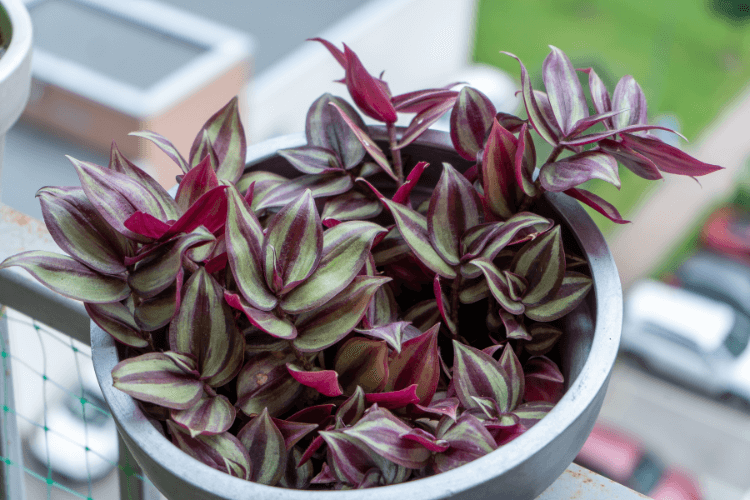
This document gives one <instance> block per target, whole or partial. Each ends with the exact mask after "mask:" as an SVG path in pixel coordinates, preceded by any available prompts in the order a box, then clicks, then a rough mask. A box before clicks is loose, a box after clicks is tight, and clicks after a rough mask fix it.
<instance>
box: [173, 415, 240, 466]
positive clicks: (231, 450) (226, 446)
mask: <svg viewBox="0 0 750 500" xmlns="http://www.w3.org/2000/svg"><path fill="white" fill-rule="evenodd" d="M167 428H168V429H169V434H170V435H171V436H172V443H174V444H175V445H176V446H177V447H178V448H180V449H181V450H182V451H184V452H185V453H187V454H188V455H190V456H191V457H193V458H195V459H196V460H200V461H201V462H203V463H204V464H206V465H208V466H209V467H212V468H214V469H218V470H220V471H222V472H226V473H227V474H229V475H230V476H235V477H239V478H240V479H245V480H248V479H250V476H251V474H252V472H253V469H254V467H253V466H252V463H251V461H250V455H248V452H247V449H246V448H245V447H244V446H243V444H242V443H241V442H240V440H239V439H237V438H236V437H234V436H233V435H232V434H231V433H229V432H224V433H222V434H216V435H199V436H195V437H190V434H189V433H188V432H186V431H185V430H183V429H182V428H181V427H180V426H179V425H177V424H175V423H174V422H172V421H171V420H167Z"/></svg>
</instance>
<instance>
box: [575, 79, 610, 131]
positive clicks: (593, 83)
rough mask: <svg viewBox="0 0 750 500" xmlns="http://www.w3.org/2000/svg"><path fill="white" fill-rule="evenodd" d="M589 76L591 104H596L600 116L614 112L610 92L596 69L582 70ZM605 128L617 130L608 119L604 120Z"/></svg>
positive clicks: (595, 107)
mask: <svg viewBox="0 0 750 500" xmlns="http://www.w3.org/2000/svg"><path fill="white" fill-rule="evenodd" d="M579 71H583V72H584V73H586V74H587V75H589V91H590V92H591V102H593V103H594V109H595V110H596V112H597V113H598V114H600V115H601V114H603V113H608V112H610V111H612V102H611V101H610V99H609V92H608V91H607V88H606V87H605V86H604V82H602V80H601V78H599V75H597V74H596V71H594V68H586V69H581V70H579ZM604 126H605V127H607V128H609V129H612V128H615V126H614V124H613V122H612V120H611V119H609V118H607V119H605V120H604Z"/></svg>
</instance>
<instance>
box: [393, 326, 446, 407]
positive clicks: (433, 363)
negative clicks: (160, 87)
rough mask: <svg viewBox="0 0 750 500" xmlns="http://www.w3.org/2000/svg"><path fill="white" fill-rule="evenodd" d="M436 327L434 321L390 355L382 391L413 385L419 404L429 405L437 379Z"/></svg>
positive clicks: (438, 366)
mask: <svg viewBox="0 0 750 500" xmlns="http://www.w3.org/2000/svg"><path fill="white" fill-rule="evenodd" d="M439 330H440V324H439V323H438V324H436V325H435V326H433V327H432V328H430V329H429V330H427V331H426V332H425V333H423V334H422V335H420V336H419V337H415V338H413V339H411V340H408V341H406V342H404V343H403V344H402V345H401V352H400V353H397V354H396V355H395V356H393V357H392V358H391V360H390V363H389V367H388V368H389V373H388V383H387V384H386V386H385V390H386V391H394V390H401V389H405V388H407V387H409V386H411V385H412V384H416V385H417V392H416V394H417V397H419V403H420V404H422V405H426V404H429V402H430V401H431V400H432V396H434V395H435V391H436V390H437V384H438V381H439V379H440V364H439V362H438V359H439V358H440V352H439V351H438V345H437V335H438V331H439Z"/></svg>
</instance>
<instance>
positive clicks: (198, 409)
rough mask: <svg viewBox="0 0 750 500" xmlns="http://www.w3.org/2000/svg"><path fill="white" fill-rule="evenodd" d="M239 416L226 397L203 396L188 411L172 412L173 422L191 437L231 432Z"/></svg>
mask: <svg viewBox="0 0 750 500" xmlns="http://www.w3.org/2000/svg"><path fill="white" fill-rule="evenodd" d="M236 415H237V412H236V410H235V409H234V406H232V403H230V402H229V399H228V398H227V397H226V396H221V395H214V396H209V395H208V394H205V393H204V394H203V397H202V398H201V399H199V400H198V402H196V403H195V404H194V405H193V406H191V407H190V408H188V409H186V410H172V411H171V412H170V416H171V417H172V420H174V422H175V423H176V424H178V425H180V426H182V427H183V428H184V429H185V430H187V431H188V432H189V433H190V437H195V436H198V435H199V434H202V435H209V436H210V435H214V434H221V433H223V432H226V431H228V430H229V428H230V427H231V426H232V424H233V423H234V419H235V417H236Z"/></svg>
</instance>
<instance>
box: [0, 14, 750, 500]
mask: <svg viewBox="0 0 750 500" xmlns="http://www.w3.org/2000/svg"><path fill="white" fill-rule="evenodd" d="M27 6H28V8H29V10H30V12H31V16H32V22H33V23H34V29H35V56H34V57H35V59H34V78H35V80H34V84H33V87H32V96H31V100H30V103H29V108H27V112H26V114H25V115H24V117H23V118H22V120H21V121H20V122H19V123H18V124H17V125H16V126H15V127H14V128H12V129H11V130H10V132H9V133H8V135H7V138H6V146H5V160H4V168H3V169H2V176H1V177H0V201H1V202H2V205H4V207H2V209H3V210H5V212H3V217H4V218H6V219H8V218H9V217H10V218H12V217H17V215H16V214H23V216H28V217H31V218H33V219H40V218H41V212H40V211H39V208H38V205H37V203H36V200H35V199H34V193H35V192H36V191H37V190H38V189H39V188H40V187H43V186H47V185H77V184H78V179H77V177H76V175H75V173H74V171H73V169H72V167H71V166H70V164H69V163H68V161H67V160H66V159H65V156H64V155H71V156H73V157H76V158H78V159H81V160H87V161H92V162H96V163H100V164H104V163H106V162H107V161H108V150H109V146H110V142H111V140H113V139H114V140H115V141H116V142H117V144H118V146H119V147H120V148H121V149H122V150H123V151H124V152H126V155H128V156H129V157H130V158H131V159H132V160H134V161H135V162H136V163H137V164H139V165H141V166H142V167H144V168H146V169H147V170H148V171H149V172H150V173H152V175H154V176H156V177H157V178H158V179H159V181H160V182H162V184H164V185H165V186H166V187H171V185H173V184H174V174H175V173H176V172H174V170H173V169H172V167H170V162H169V160H168V159H167V158H166V156H164V155H163V154H162V153H160V152H159V151H156V150H154V149H153V148H149V147H148V146H147V145H146V144H145V143H144V142H145V141H143V140H140V139H137V138H134V137H128V136H127V135H126V134H127V133H128V132H130V131H132V130H138V129H143V128H150V129H153V130H156V131H158V132H161V133H163V134H164V135H166V136H168V137H169V138H171V139H172V140H173V141H174V142H175V144H177V146H178V147H179V148H181V149H182V150H183V153H184V154H185V153H187V149H188V148H189V146H190V143H191V141H192V137H193V134H194V133H195V130H197V129H198V127H199V126H200V125H201V124H202V123H203V122H204V121H205V120H206V119H207V118H208V117H209V116H210V114H212V112H213V111H215V110H216V109H218V108H219V107H220V106H221V105H223V104H224V103H226V102H227V101H228V100H229V99H230V98H231V97H232V96H234V95H239V96H240V102H241V106H242V112H243V117H244V123H245V129H246V132H247V135H248V140H249V141H250V142H251V143H253V142H258V141H261V140H264V139H267V138H271V137H274V136H277V135H280V134H286V133H292V132H298V131H301V130H302V129H303V127H304V116H305V113H306V111H307V107H308V106H309V104H310V103H311V102H312V101H313V100H314V99H315V98H316V97H317V96H318V95H320V94H322V93H323V92H332V93H334V94H338V95H341V96H345V97H348V96H347V95H346V92H345V89H344V88H343V87H342V86H341V85H339V84H336V83H333V80H336V79H338V78H340V77H341V76H342V71H341V69H340V68H339V67H338V65H337V64H336V63H335V61H334V60H333V59H332V58H331V57H330V55H329V54H328V52H327V51H326V50H325V49H324V48H323V47H322V46H320V45H319V44H315V43H310V42H305V40H306V39H307V38H310V37H315V36H322V37H324V38H326V39H328V40H330V41H332V42H334V43H336V44H340V43H341V42H345V43H346V44H347V45H349V46H350V47H352V49H353V50H355V51H356V52H357V53H358V55H359V56H360V58H361V60H362V61H363V63H364V65H365V66H366V68H367V69H368V70H369V71H370V72H371V73H374V74H377V73H379V72H380V71H382V70H385V79H387V80H388V81H389V83H390V85H391V89H392V90H393V92H394V93H402V92H406V91H410V90H414V89H418V88H424V87H430V86H442V85H445V84H446V83H449V82H454V81H464V82H468V83H469V84H471V85H473V86H476V87H477V88H479V89H480V90H482V91H483V92H484V93H485V94H487V95H488V96H489V97H490V98H491V99H492V100H493V102H494V103H495V104H496V107H497V108H498V110H502V111H506V112H509V113H515V112H517V111H518V105H519V101H518V99H517V97H516V96H515V92H516V90H517V89H518V88H519V67H518V63H517V62H516V61H515V60H513V59H512V58H509V57H507V56H504V55H501V54H500V53H499V52H500V51H501V50H503V51H508V52H512V53H514V54H516V55H517V56H519V57H520V58H521V60H522V61H523V62H524V64H525V65H526V67H527V68H528V69H529V70H530V71H531V77H532V82H533V84H534V87H535V88H537V89H541V88H542V80H541V67H542V62H543V60H544V58H545V57H546V55H547V54H548V52H549V48H548V45H554V46H556V47H559V48H560V49H562V50H563V51H564V52H565V53H566V54H568V56H569V57H570V58H571V60H572V61H573V64H574V65H575V66H576V67H578V68H586V67H593V68H594V69H595V70H596V72H597V73H598V74H599V76H600V77H601V78H602V80H603V81H604V83H605V85H606V86H607V87H608V89H609V90H610V92H611V91H612V90H614V87H615V85H616V83H617V81H618V80H619V79H620V78H621V77H622V76H624V75H626V74H630V75H633V76H634V77H635V79H636V80H637V81H638V82H639V83H640V85H641V86H642V88H643V90H644V92H645V94H646V97H647V99H648V113H649V120H650V122H651V123H654V122H659V123H661V124H664V125H665V126H667V127H670V128H673V129H675V130H678V131H679V132H680V133H682V134H683V135H684V136H685V137H686V138H687V139H688V140H689V142H686V141H683V140H681V139H677V138H676V136H672V137H669V136H664V137H663V139H664V140H668V141H673V142H671V143H672V144H674V145H676V146H678V147H680V148H682V149H684V150H685V151H686V152H688V153H689V154H691V155H693V156H695V157H697V158H698V159H700V160H702V161H705V162H708V163H713V164H719V165H722V166H723V167H725V170H724V171H721V172H718V173H716V174H713V175H711V176H708V177H706V178H700V179H698V181H699V182H696V181H695V180H694V179H691V178H682V177H677V176H670V175H667V176H665V179H664V180H663V181H658V182H650V183H649V182H646V181H644V180H642V179H640V178H638V177H636V176H634V175H633V174H631V173H630V171H629V170H627V169H624V168H623V169H621V171H620V174H621V177H622V185H623V187H622V189H621V190H619V191H618V190H617V189H615V188H614V187H612V186H610V185H607V184H604V183H603V182H602V183H598V182H592V183H591V185H590V186H587V188H588V189H591V190H592V191H594V192H595V193H597V194H599V195H600V196H602V197H604V198H606V199H607V200H608V201H610V202H612V203H613V204H614V205H615V206H616V207H617V208H618V209H619V211H620V212H621V213H622V214H623V216H624V218H626V219H629V220H631V221H632V222H633V224H628V225H624V226H617V225H615V224H613V223H611V222H609V221H608V220H606V219H604V218H603V217H602V216H600V215H599V214H597V213H593V212H592V217H593V218H594V220H595V221H596V222H597V224H599V226H600V228H601V229H602V231H603V232H604V233H605V235H606V237H607V239H608V241H609V243H610V245H611V249H612V251H613V254H614V255H615V260H616V262H617V265H618V268H619V270H620V274H621V279H622V282H623V287H624V291H625V298H626V309H625V313H626V314H625V325H624V333H623V356H622V359H621V360H618V363H617V365H616V367H615V371H614V373H613V375H612V380H611V382H610V389H609V392H608V395H607V399H606V401H605V406H604V408H603V409H602V413H601V418H600V422H601V425H600V426H598V427H597V430H596V431H595V433H594V435H592V440H591V442H590V444H588V445H587V447H586V448H584V452H585V453H584V456H582V457H581V463H582V464H584V465H585V466H587V467H589V468H591V469H593V470H596V471H597V472H600V473H602V474H605V475H608V476H610V477H612V478H614V479H616V480H618V481H620V482H623V483H624V484H626V485H628V486H629V487H631V488H634V489H636V490H638V491H641V492H643V493H646V494H649V495H651V496H653V497H654V498H674V499H681V498H705V499H716V500H719V499H721V500H733V499H738V500H740V499H745V500H747V499H750V493H748V492H749V491H750V348H747V345H748V336H750V267H749V266H750V163H749V162H748V158H750V156H749V154H750V137H749V135H748V131H749V130H750V36H748V32H749V30H750V2H745V1H730V0H689V1H682V2H675V1H672V0H650V1H641V0H630V1H628V2H611V1H609V0H554V1H553V0H526V1H525V2H517V1H511V0H508V1H503V0H477V1H474V0H317V1H315V2H310V1H309V0H279V1H277V2H260V1H256V0H252V1H250V0H242V1H240V0H222V1H220V2H199V1H197V0H161V1H160V2H152V1H150V0H149V1H146V0H117V1H115V0H30V1H28V2H27ZM438 126H444V124H442V125H441V124H440V123H439V124H438ZM542 154H544V153H543V152H540V155H542ZM9 214H10V215H9ZM23 216H18V217H21V218H20V219H17V220H18V221H26V220H27V219H23ZM24 223H25V222H24ZM662 283H668V284H669V285H668V286H666V285H661V284H662ZM676 288H679V290H678V291H675V289H676ZM644 304H646V305H644ZM685 311H688V312H689V313H690V314H694V313H695V312H696V311H700V312H701V314H700V315H699V316H696V317H695V318H693V319H692V320H690V321H686V317H687V316H686V314H687V313H686V312H685ZM691 318H692V316H691ZM9 319H10V323H9V324H10V342H11V344H12V345H13V351H14V354H13V363H14V365H13V367H14V370H15V373H16V377H15V380H14V383H15V384H16V389H15V392H16V395H17V401H16V404H17V406H18V413H19V415H21V416H22V417H24V418H21V419H20V421H19V425H20V426H21V431H22V434H23V436H24V439H25V443H26V451H25V453H26V455H27V465H28V464H30V465H28V466H29V467H30V470H31V471H32V472H33V474H32V473H29V474H27V490H28V492H29V498H61V499H62V498H66V499H67V498H87V497H91V498H116V497H117V488H118V486H117V480H116V475H115V474H114V472H113V471H114V462H116V459H112V458H111V457H113V456H114V457H116V455H117V454H116V442H114V443H115V444H113V440H112V439H110V438H107V437H106V436H107V435H108V434H107V433H108V432H110V431H108V430H107V429H108V427H107V426H108V425H109V424H108V422H109V421H108V420H107V418H108V417H107V416H106V415H103V416H102V418H101V419H100V424H101V425H100V426H99V427H97V431H96V432H99V431H101V438H97V439H99V441H98V442H99V443H100V444H99V445H98V446H99V449H98V451H97V452H96V459H94V458H92V459H91V460H93V461H96V460H99V461H100V462H102V464H103V465H101V467H100V468H99V469H96V468H95V467H94V468H90V470H89V472H88V473H87V474H83V475H82V476H81V475H80V474H79V475H76V474H75V473H74V472H66V471H65V470H63V469H61V468H59V467H62V466H55V463H54V459H53V457H52V456H51V454H50V456H49V457H48V456H47V455H46V454H45V453H46V452H45V451H44V449H47V448H45V447H41V448H39V446H40V445H35V444H34V443H35V440H37V441H38V440H39V439H44V438H45V436H46V439H49V434H48V432H47V431H46V430H44V428H46V427H47V424H46V422H47V421H48V420H51V419H53V417H54V419H57V421H59V422H67V423H61V424H59V425H60V427H59V428H58V430H59V432H58V434H60V435H62V436H63V437H64V438H65V439H63V440H62V441H59V444H57V445H55V446H60V447H63V448H64V447H65V446H69V447H71V450H74V449H76V450H79V451H80V449H81V444H80V443H82V442H83V441H81V440H82V439H84V437H81V436H82V435H83V434H81V433H82V432H83V431H81V430H80V429H79V428H78V427H76V425H78V424H76V422H78V420H76V418H79V417H76V414H80V415H83V414H84V413H85V411H86V406H85V405H83V406H84V411H83V412H81V410H80V408H78V407H76V406H75V405H73V406H71V405H69V404H68V405H67V406H66V404H67V403H66V401H68V400H69V399H70V397H71V394H74V393H75V394H78V393H80V392H81V391H82V390H86V391H89V398H90V399H91V400H92V401H95V400H96V397H97V396H96V394H95V393H96V388H95V387H93V388H92V387H90V385H88V383H87V382H86V380H85V379H86V375H85V373H86V370H87V369H88V368H86V366H87V365H86V363H87V360H86V349H87V347H86V346H82V345H81V346H78V345H74V344H70V342H69V339H68V340H65V339H63V340H60V339H59V338H57V337H55V335H56V334H55V333H54V332H53V331H52V330H50V329H48V328H47V327H44V326H40V325H37V324H36V323H34V322H33V320H31V319H29V318H22V317H19V316H13V314H12V313H10V315H9ZM53 326H54V325H53ZM55 342H57V343H58V344H59V342H68V344H70V347H71V348H73V349H69V350H70V351H71V352H72V355H73V358H70V359H66V360H63V357H64V356H62V355H59V352H58V353H57V354H55V355H54V356H53V355H50V356H49V357H47V358H46V359H44V360H40V358H39V355H38V353H39V349H40V346H41V348H42V349H43V350H44V349H48V351H50V352H55V351H53V349H54V348H53V347H45V346H48V344H50V343H52V344H50V345H56V344H55ZM66 352H67V350H66ZM81 353H83V354H81ZM76 367H77V368H76ZM81 374H83V375H81ZM48 375H49V376H48ZM42 376H44V377H47V378H41V377H42ZM48 379H49V380H52V381H53V382H54V383H55V384H57V386H58V387H57V389H48V388H47V386H48V385H49V384H48ZM55 391H57V392H59V394H58V395H57V396H55V395H54V394H55ZM53 396H54V397H53ZM80 415H79V416H80ZM91 418H94V417H93V414H92V417H91ZM79 420H80V418H79ZM40 422H41V423H40ZM79 427H80V426H79ZM40 428H42V431H40ZM84 430H85V429H84ZM40 432H41V433H40ZM110 435H111V434H110ZM40 436H41V437H40ZM65 442H67V443H68V444H67V445H65V444H64V443H65ZM71 443H72V444H71ZM34 446H37V448H38V449H36V451H35V448H34ZM86 446H88V445H86ZM113 447H115V448H114V450H115V451H113ZM40 450H41V451H40ZM85 450H86V452H85V453H83V452H81V453H82V454H81V456H82V457H84V458H85V456H86V455H87V454H89V455H90V454H91V453H90V452H89V450H88V448H86V449H85ZM70 453H73V451H71V452H70ZM84 461H85V460H84ZM107 464H109V465H108V466H107ZM54 467H58V469H59V470H58V469H55V468H54ZM90 467H92V466H90ZM53 469H54V470H53ZM92 471H94V472H96V474H93V473H92ZM45 478H47V479H50V478H51V479H52V481H51V482H50V481H48V480H46V479H45ZM32 495H36V496H32Z"/></svg>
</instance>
